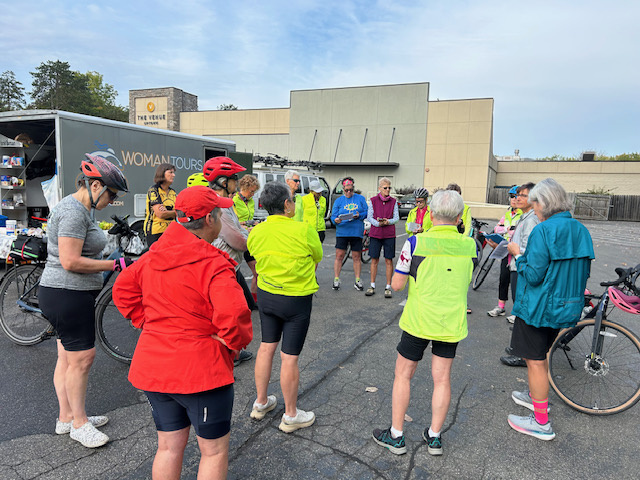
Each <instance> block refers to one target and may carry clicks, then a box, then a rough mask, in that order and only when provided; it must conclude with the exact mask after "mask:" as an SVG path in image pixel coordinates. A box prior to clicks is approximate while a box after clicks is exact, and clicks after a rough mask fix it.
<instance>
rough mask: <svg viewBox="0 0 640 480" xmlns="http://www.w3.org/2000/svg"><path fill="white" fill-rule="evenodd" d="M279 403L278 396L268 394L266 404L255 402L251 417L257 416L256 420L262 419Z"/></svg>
mask: <svg viewBox="0 0 640 480" xmlns="http://www.w3.org/2000/svg"><path fill="white" fill-rule="evenodd" d="M277 404H278V400H277V399H276V396H275V395H269V396H267V403H266V405H260V404H259V403H257V402H253V409H252V410H251V414H250V415H249V416H250V417H251V418H255V419H256V420H262V419H263V418H264V416H265V415H266V414H267V413H269V412H270V411H271V410H273V409H274V408H276V405H277Z"/></svg>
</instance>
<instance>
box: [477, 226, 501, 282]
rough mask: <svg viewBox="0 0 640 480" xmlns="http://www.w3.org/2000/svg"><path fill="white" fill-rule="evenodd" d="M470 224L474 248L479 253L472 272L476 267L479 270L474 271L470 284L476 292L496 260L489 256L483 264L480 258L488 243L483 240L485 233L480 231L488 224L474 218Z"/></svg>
mask: <svg viewBox="0 0 640 480" xmlns="http://www.w3.org/2000/svg"><path fill="white" fill-rule="evenodd" d="M471 222H472V223H471V225H472V229H473V231H474V240H475V241H476V248H477V250H478V251H479V252H480V253H479V254H478V260H477V263H476V264H475V266H474V270H475V269H476V268H477V267H478V265H480V270H477V271H476V274H475V276H474V277H473V281H472V282H471V288H472V289H473V290H477V289H478V288H480V285H482V283H483V282H484V280H485V279H486V278H487V275H488V274H489V270H491V267H493V264H494V263H495V261H496V259H495V258H491V255H489V256H488V257H487V258H485V260H484V262H482V257H483V256H484V255H483V253H484V247H485V246H486V245H487V243H488V242H487V239H486V238H485V236H486V235H487V232H483V231H481V230H480V229H481V228H482V227H483V226H485V227H486V226H488V225H489V224H488V223H485V222H481V221H479V220H476V219H475V218H474V219H472V220H471ZM491 251H492V252H493V248H492V249H491ZM481 262H482V264H481Z"/></svg>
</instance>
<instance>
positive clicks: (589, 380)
mask: <svg viewBox="0 0 640 480" xmlns="http://www.w3.org/2000/svg"><path fill="white" fill-rule="evenodd" d="M594 324H595V320H594V319H587V320H582V321H581V322H578V324H577V325H576V326H575V327H573V328H566V329H564V330H562V331H561V332H560V333H559V334H558V338H556V340H555V341H554V343H553V345H552V346H551V349H550V350H549V356H548V359H549V383H550V384H551V387H552V388H553V390H554V391H555V392H556V393H557V394H558V396H559V397H560V398H561V399H562V400H564V401H565V402H566V403H567V405H569V406H570V407H572V408H574V409H576V410H579V411H581V412H584V413H588V414H591V415H610V414H613V413H619V412H623V411H624V410H626V409H628V408H630V407H632V406H633V405H635V404H636V403H637V402H638V400H639V399H640V340H639V339H638V337H636V335H635V334H634V333H633V332H631V331H630V330H628V329H627V328H625V327H623V326H622V325H619V324H617V323H613V322H610V321H608V320H603V321H602V328H601V330H600V335H601V336H602V337H603V338H602V340H603V344H602V353H601V354H600V355H598V356H596V357H595V358H594V359H593V360H592V359H591V346H592V343H593V333H594Z"/></svg>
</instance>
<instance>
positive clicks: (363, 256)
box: [342, 220, 371, 266]
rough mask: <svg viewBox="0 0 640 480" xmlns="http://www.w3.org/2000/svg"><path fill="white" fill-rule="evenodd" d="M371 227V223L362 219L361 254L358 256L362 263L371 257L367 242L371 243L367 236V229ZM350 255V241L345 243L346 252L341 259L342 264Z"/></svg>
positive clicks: (367, 261) (368, 260)
mask: <svg viewBox="0 0 640 480" xmlns="http://www.w3.org/2000/svg"><path fill="white" fill-rule="evenodd" d="M370 229H371V224H370V223H369V222H367V221H366V220H365V221H364V235H363V237H362V254H361V256H360V258H361V259H362V263H369V262H370V261H371V257H370V256H369V244H370V243H371V238H370V237H369V230H370ZM349 257H351V243H349V244H348V245H347V253H345V255H344V258H343V259H342V266H344V264H345V263H347V259H348V258H349Z"/></svg>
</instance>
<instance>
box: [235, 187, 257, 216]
mask: <svg viewBox="0 0 640 480" xmlns="http://www.w3.org/2000/svg"><path fill="white" fill-rule="evenodd" d="M233 209H234V210H235V212H236V215H237V216H238V220H239V221H241V222H246V221H247V220H253V217H254V215H255V214H256V202H255V201H254V200H253V197H252V198H250V199H249V201H248V202H247V203H244V200H242V198H240V195H239V194H237V193H236V194H235V195H234V196H233Z"/></svg>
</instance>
